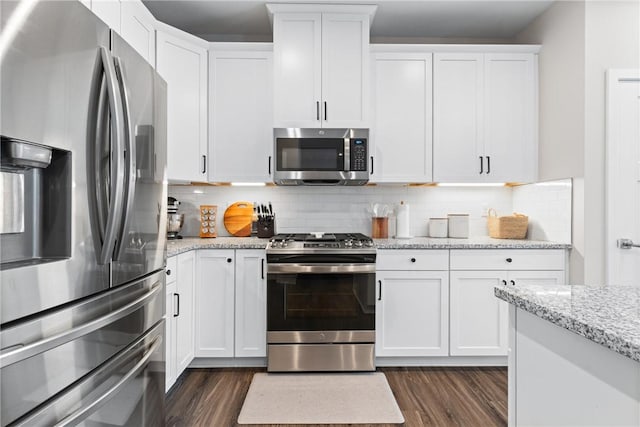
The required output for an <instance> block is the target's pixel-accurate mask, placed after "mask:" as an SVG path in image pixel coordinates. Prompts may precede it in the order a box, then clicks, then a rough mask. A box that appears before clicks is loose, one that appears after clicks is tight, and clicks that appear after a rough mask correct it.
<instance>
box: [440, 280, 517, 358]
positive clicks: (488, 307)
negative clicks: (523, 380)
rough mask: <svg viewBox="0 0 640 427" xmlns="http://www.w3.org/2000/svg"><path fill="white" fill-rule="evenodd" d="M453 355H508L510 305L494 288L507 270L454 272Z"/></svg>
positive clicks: (451, 307)
mask: <svg viewBox="0 0 640 427" xmlns="http://www.w3.org/2000/svg"><path fill="white" fill-rule="evenodd" d="M450 280H451V299H450V307H449V310H450V322H451V327H450V336H449V339H450V340H451V345H450V352H451V355H452V356H506V354H507V323H508V306H507V303H506V302H504V301H501V300H499V299H498V298H496V297H495V295H494V292H493V289H494V287H495V286H497V285H501V284H502V283H503V282H502V281H503V280H507V272H506V271H451V272H450Z"/></svg>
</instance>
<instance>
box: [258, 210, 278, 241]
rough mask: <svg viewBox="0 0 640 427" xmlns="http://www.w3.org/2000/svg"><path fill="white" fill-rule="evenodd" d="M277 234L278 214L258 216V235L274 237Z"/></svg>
mask: <svg viewBox="0 0 640 427" xmlns="http://www.w3.org/2000/svg"><path fill="white" fill-rule="evenodd" d="M274 234H276V216H275V215H272V216H270V217H264V218H258V237H263V238H264V237H273V235H274Z"/></svg>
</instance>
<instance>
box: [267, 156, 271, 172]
mask: <svg viewBox="0 0 640 427" xmlns="http://www.w3.org/2000/svg"><path fill="white" fill-rule="evenodd" d="M267 167H268V168H269V175H271V156H269V163H268V166H267Z"/></svg>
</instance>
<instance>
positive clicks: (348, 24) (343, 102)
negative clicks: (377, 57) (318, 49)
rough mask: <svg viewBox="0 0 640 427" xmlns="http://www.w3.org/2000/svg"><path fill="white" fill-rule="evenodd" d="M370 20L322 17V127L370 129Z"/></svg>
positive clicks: (366, 17) (331, 15)
mask: <svg viewBox="0 0 640 427" xmlns="http://www.w3.org/2000/svg"><path fill="white" fill-rule="evenodd" d="M368 93H369V17H368V16H367V15H350V14H339V13H336V14H332V13H324V14H322V105H321V116H322V127H326V128H365V127H368V122H367V119H368V117H367V112H368V108H369V97H368Z"/></svg>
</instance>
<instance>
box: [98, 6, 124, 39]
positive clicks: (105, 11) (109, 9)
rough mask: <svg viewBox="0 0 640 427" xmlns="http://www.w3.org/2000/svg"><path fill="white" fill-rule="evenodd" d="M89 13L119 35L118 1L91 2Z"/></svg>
mask: <svg viewBox="0 0 640 427" xmlns="http://www.w3.org/2000/svg"><path fill="white" fill-rule="evenodd" d="M91 11H92V12H93V13H94V14H95V15H96V16H97V17H98V18H100V20H102V22H104V23H105V24H107V25H108V26H109V28H111V29H112V30H115V31H116V32H117V33H118V34H120V0H91Z"/></svg>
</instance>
